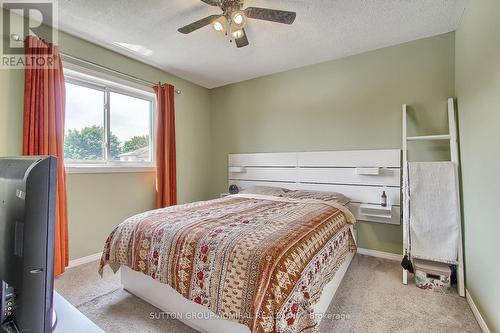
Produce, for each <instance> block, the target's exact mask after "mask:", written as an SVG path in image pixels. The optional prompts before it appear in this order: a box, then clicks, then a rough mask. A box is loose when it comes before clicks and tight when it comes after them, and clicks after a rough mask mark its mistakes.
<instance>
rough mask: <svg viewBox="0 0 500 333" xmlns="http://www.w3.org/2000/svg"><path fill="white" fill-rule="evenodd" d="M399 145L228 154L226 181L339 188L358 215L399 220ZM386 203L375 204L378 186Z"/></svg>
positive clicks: (383, 220)
mask: <svg viewBox="0 0 500 333" xmlns="http://www.w3.org/2000/svg"><path fill="white" fill-rule="evenodd" d="M400 174H401V150H399V149H390V150H354V151H322V152H302V153H257V154H229V155H228V179H229V184H235V185H237V186H238V187H239V188H240V189H245V188H247V187H249V186H254V185H262V186H277V187H284V188H288V189H291V190H299V189H300V190H316V191H334V192H340V193H343V194H344V195H346V196H347V197H349V198H350V199H351V202H352V203H351V205H350V208H351V210H352V212H353V213H354V215H355V216H356V218H358V219H359V220H364V221H370V222H379V223H390V224H400V220H401V213H400V192H401V176H400ZM383 191H385V192H386V194H387V204H388V208H383V207H381V206H380V201H381V195H382V192H383Z"/></svg>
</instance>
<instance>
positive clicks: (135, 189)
mask: <svg viewBox="0 0 500 333" xmlns="http://www.w3.org/2000/svg"><path fill="white" fill-rule="evenodd" d="M5 37H6V36H2V38H5ZM59 45H60V47H61V49H62V51H63V52H65V53H68V54H70V55H74V56H77V57H80V58H83V59H86V60H90V61H92V62H95V63H99V64H101V65H104V66H106V67H109V68H113V69H116V70H119V71H123V72H126V73H129V74H131V75H135V76H137V77H141V78H143V79H146V80H149V81H153V82H156V81H162V82H168V83H172V84H174V85H175V87H176V88H178V89H181V90H182V94H181V95H176V101H175V106H176V140H177V184H178V199H179V202H181V203H183V202H189V201H196V200H203V199H206V198H207V197H208V196H209V181H208V180H209V170H208V169H207V167H206V166H207V165H209V163H210V108H209V104H210V92H209V90H208V89H205V88H203V87H200V86H197V85H195V84H193V83H190V82H187V81H185V80H182V79H179V78H177V77H175V76H172V75H169V74H168V73H165V72H163V71H161V70H158V69H156V68H153V67H151V66H148V65H145V64H143V63H140V62H138V61H135V60H132V59H130V58H127V57H124V56H122V55H119V54H117V53H115V52H112V51H109V50H106V49H104V48H102V47H99V46H97V45H95V44H92V43H88V42H86V41H83V40H81V39H79V38H76V37H74V36H71V35H68V34H65V33H59ZM23 93H24V71H22V70H2V69H0V156H5V155H19V154H21V148H22V116H23ZM154 191H155V175H154V173H123V174H70V175H68V183H67V195H68V215H69V216H68V218H69V222H68V223H69V246H70V258H71V259H75V258H80V257H83V256H86V255H90V254H94V253H97V252H99V251H101V250H102V247H103V244H104V240H105V239H106V237H107V235H108V233H109V232H110V231H111V230H112V229H113V228H114V227H115V226H116V225H117V224H119V223H120V222H122V221H123V219H124V218H126V217H128V216H131V215H133V214H135V213H138V212H142V211H146V210H149V209H152V208H154V204H155V199H154Z"/></svg>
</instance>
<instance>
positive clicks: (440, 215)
mask: <svg viewBox="0 0 500 333" xmlns="http://www.w3.org/2000/svg"><path fill="white" fill-rule="evenodd" d="M456 172H457V171H456V166H455V163H453V162H410V163H409V173H408V174H409V175H408V176H409V179H408V183H409V187H410V203H409V204H410V205H409V206H410V243H411V247H410V248H411V254H412V256H414V257H418V258H423V259H429V260H434V261H440V262H455V261H456V260H457V251H458V237H459V235H460V232H459V225H458V223H459V216H458V214H459V211H460V210H459V201H458V190H457V189H458V184H457V183H456Z"/></svg>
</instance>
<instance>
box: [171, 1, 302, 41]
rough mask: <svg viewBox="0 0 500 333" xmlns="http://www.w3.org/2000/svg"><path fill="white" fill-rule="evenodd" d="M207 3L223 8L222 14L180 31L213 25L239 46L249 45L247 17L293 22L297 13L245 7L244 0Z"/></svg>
mask: <svg viewBox="0 0 500 333" xmlns="http://www.w3.org/2000/svg"><path fill="white" fill-rule="evenodd" d="M201 1H203V2H204V3H206V4H207V5H210V6H214V7H219V8H220V9H222V14H220V15H210V16H207V17H205V18H202V19H201V20H198V21H196V22H193V23H191V24H188V25H186V26H185V27H182V28H180V29H179V30H178V31H179V32H181V33H183V34H189V33H191V32H193V31H196V30H198V29H200V28H203V27H205V26H207V25H212V26H213V28H214V29H215V31H217V32H220V33H224V34H226V35H229V36H230V38H231V41H232V39H234V42H235V44H236V46H237V47H238V48H240V47H244V46H247V45H248V44H249V43H248V38H247V35H246V33H245V26H246V24H247V19H249V18H250V19H257V20H264V21H271V22H276V23H283V24H292V23H293V22H294V21H295V17H296V13H295V12H288V11H284V10H276V9H269V8H258V7H248V8H246V9H242V8H243V1H244V0H201Z"/></svg>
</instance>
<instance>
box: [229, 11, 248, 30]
mask: <svg viewBox="0 0 500 333" xmlns="http://www.w3.org/2000/svg"><path fill="white" fill-rule="evenodd" d="M246 24H247V17H246V15H245V12H243V11H242V10H235V11H234V12H232V13H231V25H232V26H234V27H235V28H236V29H238V30H240V29H243V28H244V27H245V25H246Z"/></svg>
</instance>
